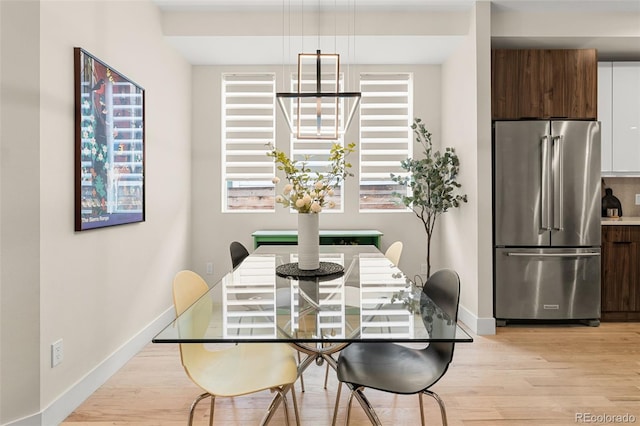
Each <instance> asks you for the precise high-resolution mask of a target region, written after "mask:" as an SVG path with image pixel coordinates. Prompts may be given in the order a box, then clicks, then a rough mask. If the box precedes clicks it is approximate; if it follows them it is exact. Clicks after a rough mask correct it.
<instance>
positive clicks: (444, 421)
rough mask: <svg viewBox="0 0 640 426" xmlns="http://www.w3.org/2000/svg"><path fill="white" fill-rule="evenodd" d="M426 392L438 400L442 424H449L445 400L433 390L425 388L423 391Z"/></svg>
mask: <svg viewBox="0 0 640 426" xmlns="http://www.w3.org/2000/svg"><path fill="white" fill-rule="evenodd" d="M422 392H423V393H424V394H426V395H429V396H430V397H432V398H433V399H435V400H436V402H437V403H438V406H440V416H441V417H442V426H447V425H448V423H447V411H446V409H445V407H444V401H443V400H442V399H440V397H439V396H438V394H437V393H435V392H432V391H430V390H425V391H422Z"/></svg>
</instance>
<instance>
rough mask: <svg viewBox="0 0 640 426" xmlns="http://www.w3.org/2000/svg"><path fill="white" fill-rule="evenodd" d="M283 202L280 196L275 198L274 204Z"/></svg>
mask: <svg viewBox="0 0 640 426" xmlns="http://www.w3.org/2000/svg"><path fill="white" fill-rule="evenodd" d="M283 201H284V198H282V195H277V196H276V203H281V202H283Z"/></svg>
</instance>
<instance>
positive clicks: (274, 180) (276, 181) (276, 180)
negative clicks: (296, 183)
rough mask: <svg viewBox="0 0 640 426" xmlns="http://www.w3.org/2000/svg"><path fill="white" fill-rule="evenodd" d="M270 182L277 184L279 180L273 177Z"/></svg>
mask: <svg viewBox="0 0 640 426" xmlns="http://www.w3.org/2000/svg"><path fill="white" fill-rule="evenodd" d="M271 182H273V183H274V184H277V183H278V182H280V178H279V177H278V176H275V177H274V178H273V179H271Z"/></svg>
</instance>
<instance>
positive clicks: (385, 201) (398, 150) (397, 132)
mask: <svg viewBox="0 0 640 426" xmlns="http://www.w3.org/2000/svg"><path fill="white" fill-rule="evenodd" d="M360 91H361V92H362V101H361V104H360V147H359V153H360V210H379V209H384V210H404V209H405V207H404V206H401V205H398V204H396V203H395V202H394V200H393V197H392V195H391V194H392V192H394V191H396V192H400V191H401V190H402V189H403V188H402V187H401V186H399V185H397V184H395V183H394V182H393V181H392V180H391V178H390V174H391V173H393V174H395V175H406V172H405V171H404V170H403V169H402V168H401V167H400V162H401V161H402V160H404V159H406V158H408V157H411V156H412V155H413V150H412V134H413V133H412V132H413V131H412V130H411V124H412V123H413V118H412V117H413V81H412V75H411V74H410V73H400V74H398V73H393V74H392V73H363V74H361V75H360Z"/></svg>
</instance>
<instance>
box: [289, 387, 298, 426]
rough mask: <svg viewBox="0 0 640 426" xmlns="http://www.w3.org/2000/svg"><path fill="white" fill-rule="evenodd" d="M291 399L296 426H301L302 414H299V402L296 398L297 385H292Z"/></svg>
mask: <svg viewBox="0 0 640 426" xmlns="http://www.w3.org/2000/svg"><path fill="white" fill-rule="evenodd" d="M291 399H293V413H294V414H295V416H296V426H300V414H298V400H297V398H296V387H295V384H293V383H292V384H291Z"/></svg>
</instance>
